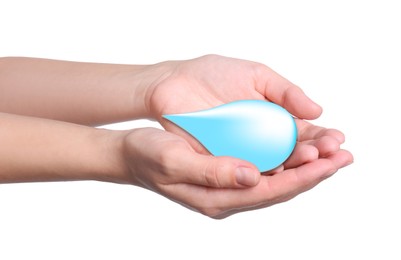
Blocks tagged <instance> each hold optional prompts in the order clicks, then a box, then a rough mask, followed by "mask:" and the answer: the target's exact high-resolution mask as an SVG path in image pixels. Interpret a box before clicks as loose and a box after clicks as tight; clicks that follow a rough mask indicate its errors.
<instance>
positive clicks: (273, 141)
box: [163, 100, 297, 172]
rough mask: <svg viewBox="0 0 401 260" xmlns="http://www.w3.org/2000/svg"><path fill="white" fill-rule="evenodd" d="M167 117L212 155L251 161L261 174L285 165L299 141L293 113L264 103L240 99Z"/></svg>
mask: <svg viewBox="0 0 401 260" xmlns="http://www.w3.org/2000/svg"><path fill="white" fill-rule="evenodd" d="M163 117H165V118H166V119H168V120H170V121H171V122H173V123H174V124H176V125H178V126H179V127H181V128H182V129H184V130H185V131H186V132H188V133H189V134H191V135H192V136H193V137H194V138H196V139H197V140H198V141H199V142H200V143H201V144H203V146H204V147H205V148H206V149H208V151H209V152H210V153H211V154H213V155H215V156H232V157H236V158H240V159H243V160H246V161H249V162H251V163H253V164H255V165H256V167H258V169H259V171H261V172H264V171H268V170H271V169H274V168H276V167H277V166H279V165H280V164H282V163H283V162H284V161H285V160H286V159H287V158H288V157H289V156H290V155H291V153H292V151H293V149H294V147H295V143H296V139H297V128H296V125H295V121H294V118H293V117H292V116H291V114H290V113H288V112H287V110H285V109H284V108H282V107H281V106H278V105H276V104H274V103H271V102H267V101H262V100H239V101H234V102H231V103H227V104H223V105H220V106H217V107H214V108H210V109H206V110H201V111H197V112H190V113H184V114H172V115H163Z"/></svg>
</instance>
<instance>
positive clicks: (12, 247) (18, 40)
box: [0, 0, 401, 260]
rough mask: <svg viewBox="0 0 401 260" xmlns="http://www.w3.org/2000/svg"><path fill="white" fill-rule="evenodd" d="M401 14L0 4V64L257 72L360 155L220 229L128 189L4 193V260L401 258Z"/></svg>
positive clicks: (38, 188)
mask: <svg viewBox="0 0 401 260" xmlns="http://www.w3.org/2000/svg"><path fill="white" fill-rule="evenodd" d="M398 6H400V5H399V2H398V1H343V0H341V1H251V0H247V1H233V0H231V1H209V0H208V1H206V0H203V1H177V0H175V1H162V0H160V1H154V0H153V1H71V0H69V1H64V2H61V1H19V0H10V1H4V0H0V56H33V57H43V58H54V59H66V60H77V61H92V62H109V63H134V64H144V63H154V62H159V61H163V60H168V59H187V58H194V57H197V56H200V55H204V54H208V53H216V54H221V55H226V56H232V57H237V58H243V59H250V60H255V61H259V62H262V63H265V64H267V65H268V66H270V67H272V68H273V69H274V70H276V71H278V72H279V73H281V74H282V75H284V76H285V77H287V78H288V79H290V80H291V81H293V82H294V83H296V84H298V85H299V86H301V87H302V88H303V89H304V90H305V92H306V93H307V94H308V95H309V96H311V97H312V98H313V99H315V100H316V101H317V102H318V103H320V104H321V105H322V106H323V108H324V114H323V115H322V117H321V119H319V120H317V122H316V123H318V124H321V125H325V126H328V127H335V128H339V129H341V130H343V132H344V133H345V134H346V138H347V141H346V144H345V145H344V148H347V149H349V150H350V151H352V152H353V154H354V156H355V163H354V164H353V165H352V166H349V167H347V168H346V169H342V170H340V171H339V172H338V173H337V174H336V175H335V176H334V177H332V178H330V179H328V180H327V181H325V182H324V183H322V184H320V185H319V186H317V187H316V188H315V189H313V190H311V191H309V192H307V193H304V194H302V195H300V196H298V197H297V198H295V199H293V200H291V201H289V202H286V203H283V204H280V205H276V206H273V207H270V208H266V209H263V210H258V211H253V212H247V213H241V214H238V215H235V216H232V217H230V218H228V219H225V220H220V221H216V220H212V219H209V218H207V217H204V216H202V215H200V214H197V213H194V212H191V211H189V210H187V209H185V208H183V207H181V206H179V205H177V204H175V203H173V202H170V201H169V200H167V199H165V198H163V197H161V196H159V195H156V194H154V193H152V192H149V191H146V190H143V189H140V188H137V187H132V186H122V185H116V184H108V183H97V182H73V183H35V184H30V183H29V184H7V185H0V259H4V260H5V259H42V260H44V259H161V258H162V257H163V258H165V257H166V258H168V259H218V258H221V259H232V258H234V259H241V258H243V259H366V258H368V257H369V259H401V252H400V246H401V237H400V234H401V225H400V219H401V214H400V198H401V188H400V187H399V186H400V184H401V182H400V174H401V171H400V168H399V165H398V164H399V163H400V148H399V147H400V145H401V142H400V138H399V134H400V129H399V128H398V125H399V124H398V121H399V111H400V108H401V107H400V95H399V94H398V93H400V92H399V91H400V90H399V89H400V88H401V79H400V78H401V73H400V72H401V62H400V61H401V51H400V48H401V47H400V46H401V36H400V35H401V28H400V27H401V15H400V13H401V8H400V7H398ZM105 105H107V104H105ZM144 125H154V124H152V123H149V122H147V121H138V122H131V123H125V124H121V125H113V126H109V127H110V128H115V129H122V128H134V127H141V126H144ZM156 126H157V125H156ZM0 145H1V144H0ZM0 170H1V169H0Z"/></svg>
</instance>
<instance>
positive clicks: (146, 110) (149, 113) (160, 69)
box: [132, 61, 178, 120]
mask: <svg viewBox="0 0 401 260" xmlns="http://www.w3.org/2000/svg"><path fill="white" fill-rule="evenodd" d="M177 64H178V62H177V61H166V62H161V63H156V64H153V65H146V66H144V67H142V70H141V71H136V72H135V73H134V80H133V82H135V83H136V85H135V87H134V90H133V92H132V100H133V101H134V102H133V103H134V107H135V104H139V105H140V108H138V107H136V108H134V109H138V110H140V111H142V114H141V118H149V119H155V120H159V119H160V117H161V115H159V113H158V110H157V109H155V101H154V100H152V97H153V96H154V92H155V91H156V90H157V87H158V85H159V84H160V83H162V82H163V81H164V80H166V79H167V78H169V77H170V76H171V75H172V74H173V73H174V71H175V68H176V66H177Z"/></svg>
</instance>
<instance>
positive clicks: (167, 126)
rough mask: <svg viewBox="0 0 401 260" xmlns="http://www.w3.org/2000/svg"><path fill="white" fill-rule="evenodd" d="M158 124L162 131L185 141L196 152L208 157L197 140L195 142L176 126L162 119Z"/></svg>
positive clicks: (208, 153) (205, 150) (206, 151)
mask: <svg viewBox="0 0 401 260" xmlns="http://www.w3.org/2000/svg"><path fill="white" fill-rule="evenodd" d="M160 122H161V125H162V126H163V128H164V129H166V130H167V131H169V132H172V133H174V134H176V135H178V136H181V137H182V138H184V139H185V141H187V142H188V143H189V144H190V145H191V147H192V148H193V149H194V150H195V151H196V152H198V153H200V154H205V155H210V152H209V151H208V150H207V149H206V148H205V147H204V146H203V145H202V144H201V143H200V142H199V141H198V140H196V139H195V138H194V137H193V136H192V135H190V134H189V133H188V132H186V131H185V130H183V129H182V128H180V127H178V126H177V125H176V124H174V123H172V122H170V121H168V120H167V119H165V118H162V119H161V120H160Z"/></svg>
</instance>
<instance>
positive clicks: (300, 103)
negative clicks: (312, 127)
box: [257, 65, 322, 119]
mask: <svg viewBox="0 0 401 260" xmlns="http://www.w3.org/2000/svg"><path fill="white" fill-rule="evenodd" d="M257 90H258V92H259V93H261V94H262V95H264V96H265V97H266V98H267V99H268V100H270V101H272V102H274V103H276V104H278V105H280V106H282V107H284V108H285V109H287V110H288V111H289V112H290V113H291V114H293V115H294V116H296V117H298V118H303V119H315V118H318V117H319V116H320V114H321V113H322V108H321V107H320V106H319V105H318V104H316V103H315V102H313V101H312V100H311V99H310V98H309V97H308V96H306V95H305V93H304V92H303V91H302V90H301V89H300V88H299V87H298V86H296V85H294V84H293V83H291V82H290V81H289V80H287V79H285V78H284V77H282V76H281V75H279V74H278V73H276V72H274V71H273V70H272V69H270V68H268V67H266V66H264V65H261V66H260V67H258V70H257Z"/></svg>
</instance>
